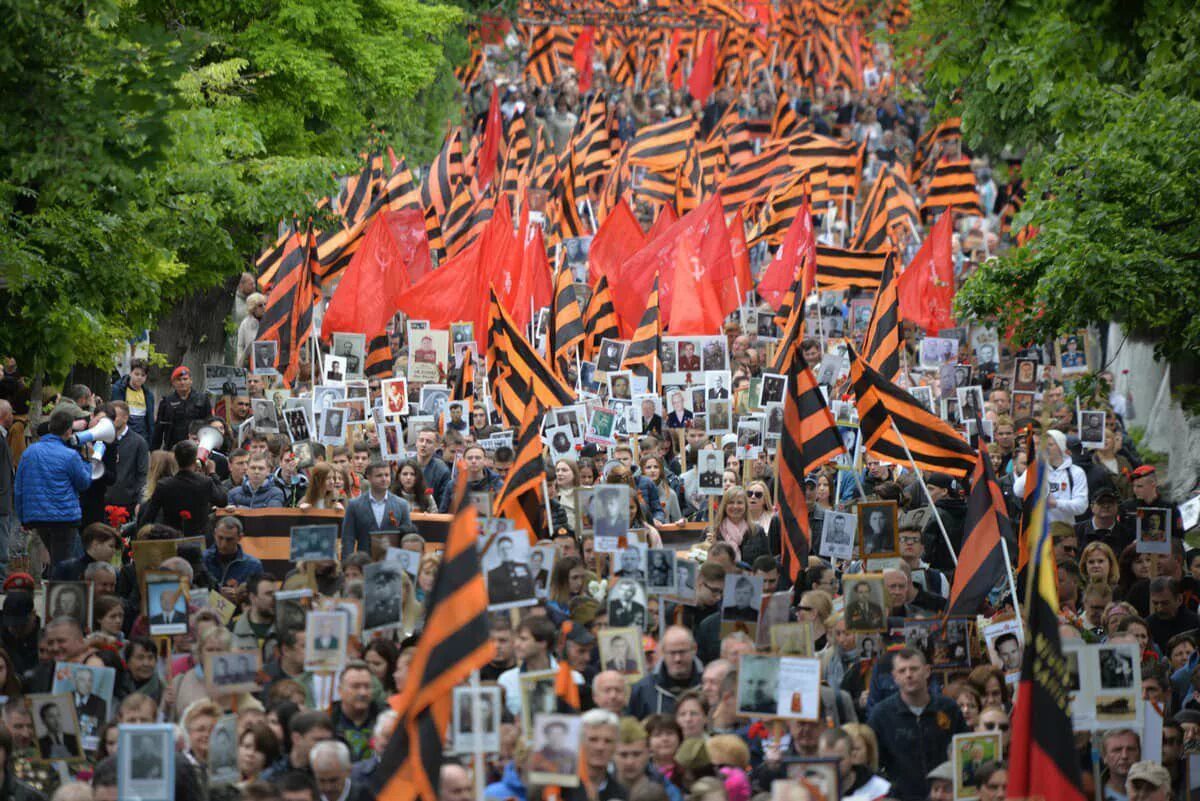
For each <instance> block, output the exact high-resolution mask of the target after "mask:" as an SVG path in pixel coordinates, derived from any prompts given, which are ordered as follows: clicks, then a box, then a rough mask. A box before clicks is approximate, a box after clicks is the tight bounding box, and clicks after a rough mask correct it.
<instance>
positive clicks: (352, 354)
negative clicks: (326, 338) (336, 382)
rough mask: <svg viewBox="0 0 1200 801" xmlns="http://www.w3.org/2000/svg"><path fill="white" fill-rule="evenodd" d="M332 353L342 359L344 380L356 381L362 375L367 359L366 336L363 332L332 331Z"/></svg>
mask: <svg viewBox="0 0 1200 801" xmlns="http://www.w3.org/2000/svg"><path fill="white" fill-rule="evenodd" d="M333 355H334V356H336V357H338V358H339V359H341V360H342V362H343V366H344V369H345V372H346V378H345V379H344V380H346V381H358V380H360V379H362V377H363V368H364V367H366V361H367V338H366V336H365V335H363V334H344V333H340V332H334V335H333Z"/></svg>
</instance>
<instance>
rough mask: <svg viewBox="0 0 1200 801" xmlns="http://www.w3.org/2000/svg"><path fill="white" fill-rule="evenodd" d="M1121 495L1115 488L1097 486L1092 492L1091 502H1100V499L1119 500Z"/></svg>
mask: <svg viewBox="0 0 1200 801" xmlns="http://www.w3.org/2000/svg"><path fill="white" fill-rule="evenodd" d="M1119 500H1121V495H1120V493H1118V492H1117V491H1116V490H1115V489H1113V488H1112V487H1109V486H1107V485H1106V486H1103V487H1100V488H1098V489H1097V490H1096V491H1095V492H1093V493H1092V503H1100V502H1102V501H1119Z"/></svg>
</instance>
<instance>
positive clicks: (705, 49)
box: [688, 31, 717, 103]
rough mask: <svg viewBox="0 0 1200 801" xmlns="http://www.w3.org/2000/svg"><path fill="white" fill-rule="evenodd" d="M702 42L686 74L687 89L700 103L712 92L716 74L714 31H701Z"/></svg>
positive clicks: (715, 37) (705, 100) (715, 39)
mask: <svg viewBox="0 0 1200 801" xmlns="http://www.w3.org/2000/svg"><path fill="white" fill-rule="evenodd" d="M702 33H703V34H704V44H703V45H701V47H700V52H699V53H697V55H696V63H695V64H693V65H692V74H691V75H690V76H688V91H689V92H691V93H692V97H694V98H696V99H697V100H699V101H700V102H701V103H705V102H707V101H708V96H709V95H711V94H712V90H713V78H715V77H716V75H717V36H716V33H717V32H716V31H703V32H702Z"/></svg>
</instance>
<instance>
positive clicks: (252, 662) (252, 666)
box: [204, 651, 262, 695]
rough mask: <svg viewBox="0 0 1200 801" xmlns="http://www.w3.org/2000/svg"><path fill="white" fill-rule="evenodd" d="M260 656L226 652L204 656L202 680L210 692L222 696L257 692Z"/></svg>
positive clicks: (240, 652)
mask: <svg viewBox="0 0 1200 801" xmlns="http://www.w3.org/2000/svg"><path fill="white" fill-rule="evenodd" d="M261 660H262V654H260V653H258V652H257V651H227V652H225V653H223V654H211V653H210V654H205V656H204V680H205V684H206V686H207V687H208V688H209V691H210V692H213V693H220V694H222V695H233V694H236V693H247V692H257V691H258V688H259V684H258V670H259V667H261Z"/></svg>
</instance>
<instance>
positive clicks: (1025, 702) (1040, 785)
mask: <svg viewBox="0 0 1200 801" xmlns="http://www.w3.org/2000/svg"><path fill="white" fill-rule="evenodd" d="M1037 461H1039V460H1036V459H1035V460H1034V462H1030V469H1033V466H1034V463H1035V462H1037ZM1039 466H1040V465H1039ZM1037 472H1038V473H1039V474H1040V473H1041V471H1040V470H1039V471H1037ZM1030 478H1032V476H1030ZM1040 478H1041V479H1042V480H1041V481H1039V484H1040V485H1041V487H1040V491H1039V492H1037V493H1036V494H1037V495H1039V496H1040V497H1039V500H1038V504H1037V506H1036V507H1035V508H1034V509H1030V508H1029V507H1026V510H1027V511H1026V514H1027V515H1029V516H1030V517H1032V518H1034V519H1036V520H1037V521H1038V524H1039V525H1038V527H1037V530H1036V532H1034V533H1035V534H1036V536H1037V540H1036V542H1034V543H1033V544H1032V546H1031V548H1032V551H1033V556H1032V559H1031V561H1030V563H1029V567H1030V574H1031V575H1030V580H1029V587H1028V590H1027V591H1026V593H1025V612H1026V615H1027V622H1026V625H1025V631H1026V646H1025V655H1024V658H1023V660H1022V663H1021V680H1020V683H1019V684H1018V685H1017V700H1016V703H1015V704H1014V705H1013V713H1012V740H1011V745H1010V746H1009V749H1008V764H1009V774H1008V790H1007V793H1008V798H1053V799H1055V801H1085V799H1086V798H1087V795H1085V794H1084V792H1083V782H1082V779H1081V777H1080V772H1079V754H1078V752H1077V751H1076V749H1075V737H1074V731H1073V730H1072V727H1071V708H1070V703H1069V695H1068V693H1067V687H1068V686H1069V684H1068V682H1069V681H1070V678H1071V672H1070V669H1069V668H1068V666H1067V657H1066V655H1065V654H1064V653H1063V648H1062V640H1061V638H1060V636H1059V617H1058V615H1059V600H1058V581H1057V567H1056V566H1055V563H1054V548H1053V545H1052V542H1051V539H1050V530H1049V521H1048V518H1047V517H1046V485H1045V482H1044V476H1040ZM1134 658H1136V656H1134ZM1162 797H1167V796H1162Z"/></svg>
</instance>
